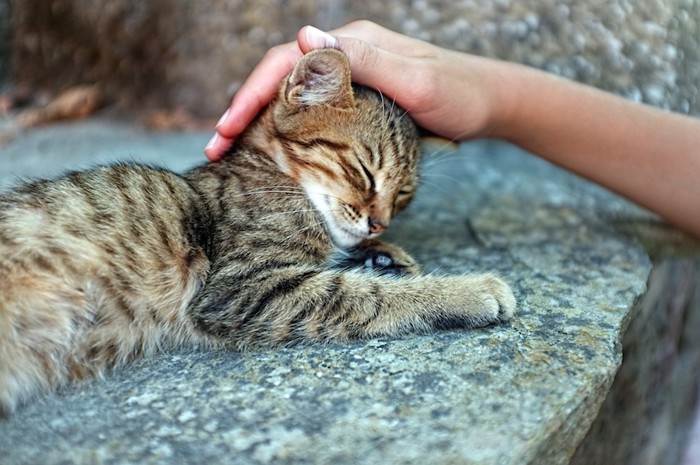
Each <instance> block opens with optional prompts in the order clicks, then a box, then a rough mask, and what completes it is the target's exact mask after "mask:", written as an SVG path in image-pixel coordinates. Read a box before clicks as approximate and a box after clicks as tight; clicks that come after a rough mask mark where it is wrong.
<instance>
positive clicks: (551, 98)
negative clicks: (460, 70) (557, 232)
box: [492, 64, 700, 236]
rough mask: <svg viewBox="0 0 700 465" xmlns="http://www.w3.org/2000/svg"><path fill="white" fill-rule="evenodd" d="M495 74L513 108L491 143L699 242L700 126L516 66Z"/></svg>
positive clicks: (689, 120) (651, 108) (648, 107)
mask: <svg viewBox="0 0 700 465" xmlns="http://www.w3.org/2000/svg"><path fill="white" fill-rule="evenodd" d="M497 66H503V67H504V69H502V70H501V71H500V72H501V73H502V76H506V77H505V78H503V81H502V84H505V83H507V85H508V86H509V87H508V90H507V91H505V95H506V98H507V99H508V100H509V101H510V103H511V106H510V107H508V110H507V111H506V112H505V114H504V115H503V119H502V121H500V122H499V125H498V126H497V127H496V128H495V129H494V133H493V134H492V135H493V136H496V137H501V138H504V139H507V140H509V141H511V142H513V143H515V144H517V145H519V146H520V147H522V148H524V149H525V150H528V151H530V152H532V153H535V154H537V155H539V156H541V157H543V158H545V159H547V160H549V161H551V162H552V163H555V164H557V165H559V166H562V167H564V168H566V169H569V170H571V171H574V172H576V173H578V174H579V175H581V176H584V177H586V178H588V179H590V180H592V181H594V182H596V183H598V184H601V185H603V186H605V187H607V188H609V189H611V190H613V191H615V192H617V193H619V194H621V195H623V196H625V197H627V198H629V199H630V200H632V201H634V202H636V203H638V204H639V205H642V206H644V207H646V208H649V209H651V210H653V211H655V212H657V213H659V214H660V215H661V216H663V217H664V218H666V219H667V220H668V221H670V222H671V223H674V224H675V225H677V226H679V227H681V228H683V229H685V230H687V231H689V232H691V233H694V234H695V235H698V236H700V120H697V119H694V118H690V117H686V116H682V115H678V114H673V113H669V112H665V111H662V110H659V109H656V108H653V107H650V106H646V105H641V104H637V103H633V102H629V101H627V100H624V99H622V98H620V97H616V96H614V95H612V94H608V93H605V92H602V91H599V90H596V89H593V88H590V87H586V86H583V85H580V84H577V83H573V82H570V81H567V80H565V79H562V78H558V77H555V76H552V75H548V74H546V73H543V72H540V71H536V70H531V69H528V68H524V67H521V66H518V65H512V64H502V65H501V64H498V65H497ZM509 79H510V81H509Z"/></svg>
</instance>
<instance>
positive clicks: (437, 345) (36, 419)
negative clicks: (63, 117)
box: [0, 120, 653, 465]
mask: <svg viewBox="0 0 700 465" xmlns="http://www.w3.org/2000/svg"><path fill="white" fill-rule="evenodd" d="M208 136H209V135H208V134H203V133H158V134H152V133H146V132H144V131H142V130H140V129H137V128H133V127H130V126H128V125H124V124H121V123H119V124H117V123H113V122H109V121H100V120H92V121H86V122H81V123H75V124H70V125H56V126H51V127H48V128H43V129H39V130H36V131H33V132H31V133H28V134H25V135H20V136H17V137H16V138H15V140H14V141H13V142H12V143H11V144H10V145H7V146H4V147H1V148H0V154H1V155H0V185H1V186H5V187H6V186H7V185H8V184H9V183H11V182H12V180H13V179H15V176H21V177H25V176H34V175H42V176H45V175H51V174H52V173H56V172H60V171H63V170H64V169H66V168H72V167H84V166H85V165H86V164H90V163H92V162H99V163H104V162H108V161H113V160H117V159H124V158H126V159H140V160H146V161H148V162H151V163H159V162H160V163H166V164H167V165H169V166H171V167H173V168H175V169H185V168H186V167H187V166H191V165H192V164H195V163H198V162H201V161H203V157H202V155H201V148H202V147H203V145H204V144H205V143H206V141H207V139H208ZM427 150H428V151H429V152H437V153H432V154H431V156H429V157H427V158H426V161H425V170H424V176H423V180H424V181H423V186H422V188H421V191H420V194H419V196H418V198H417V200H416V202H414V204H413V205H412V206H411V207H410V208H409V210H408V211H407V212H406V214H405V215H403V216H402V217H401V218H400V219H399V220H397V221H396V223H395V224H394V225H392V231H391V237H392V238H393V240H395V241H396V242H397V243H399V244H401V245H402V246H404V247H405V248H406V249H407V250H408V251H410V252H412V253H413V254H414V255H415V256H416V257H417V258H418V259H419V261H420V262H421V263H422V264H423V265H424V268H425V269H427V270H428V271H429V272H433V273H464V272H478V271H487V270H488V271H496V272H498V273H500V274H501V275H502V276H504V277H505V278H506V279H507V280H508V281H510V282H511V283H512V285H513V287H514V289H515V292H516V296H517V298H518V301H519V310H518V314H517V316H516V318H515V319H514V320H513V321H512V322H511V323H509V324H505V325H502V326H496V327H489V328H485V329H479V330H472V331H449V332H442V333H437V334H430V335H416V336H409V337H405V338H401V339H379V340H372V341H367V342H358V343H352V344H334V345H325V346H321V345H317V346H307V347H292V348H286V349H282V350H274V351H251V352H246V353H237V352H225V351H222V352H213V353H212V352H190V351H186V350H183V351H181V352H178V353H171V354H163V355H162V356H160V357H158V358H156V359H153V360H147V361H143V362H140V363H137V364H136V365H134V366H131V367H127V368H124V369H121V370H119V371H117V372H115V373H112V374H109V375H108V376H107V377H106V378H105V379H103V380H94V381H90V382H86V383H84V384H81V385H79V386H77V387H70V388H66V389H63V390H61V391H60V392H58V393H56V394H53V395H49V396H46V397H44V398H42V399H40V400H38V401H36V402H34V403H32V404H30V405H29V406H27V407H25V408H23V409H21V410H20V411H19V412H17V414H16V415H14V416H13V417H12V418H9V419H5V420H0V462H1V463H3V464H6V465H10V464H29V463H42V464H47V465H49V464H64V463H78V464H82V463H85V464H88V463H89V464H122V463H145V464H160V463H163V464H166V463H167V464H190V463H208V464H211V465H214V464H231V463H236V464H238V463H240V464H265V463H312V464H327V463H333V464H361V463H367V464H375V463H421V464H432V463H434V464H449V463H467V464H504V465H505V464H513V465H523V464H537V465H546V464H564V463H567V462H568V460H569V458H570V457H571V455H572V454H573V452H574V450H575V448H576V446H577V445H578V443H579V442H580V441H581V439H582V438H583V437H584V435H585V434H586V432H587V430H588V428H589V427H590V425H591V423H592V421H593V419H594V417H595V416H596V414H597V412H598V408H599V407H600V405H601V403H602V402H603V399H604V398H605V395H606V393H607V391H608V389H609V387H610V385H611V383H612V381H613V378H614V376H615V373H616V371H617V369H618V367H619V365H620V362H621V337H622V334H623V333H624V330H625V328H626V327H627V325H628V323H629V320H630V318H631V317H632V316H633V312H634V308H635V306H634V304H635V302H636V300H637V299H638V297H639V296H640V295H642V294H643V293H644V291H645V289H646V282H647V278H648V276H649V272H650V269H651V262H650V260H649V258H648V256H647V254H646V253H645V251H644V249H643V247H642V246H641V245H639V244H638V243H637V242H636V241H635V240H634V239H631V238H630V237H629V236H627V235H624V234H622V233H620V232H619V231H618V229H617V228H616V226H615V224H616V223H617V222H618V221H620V222H624V223H625V224H630V223H634V222H645V221H650V219H652V220H653V217H651V216H650V215H649V214H647V213H646V212H643V211H641V210H639V209H637V208H636V207H633V206H631V205H630V204H629V203H627V202H625V201H623V200H621V199H619V198H618V197H616V196H614V195H612V194H610V193H608V192H606V191H604V190H602V189H600V188H598V187H597V186H594V185H592V184H590V183H588V182H585V181H583V180H581V179H579V178H577V177H575V176H573V175H571V174H569V173H566V172H564V171H562V170H560V169H557V168H555V167H553V166H551V165H549V164H547V163H546V162H543V161H541V160H539V159H536V158H534V157H531V156H529V155H528V154H525V153H523V152H521V151H519V150H517V149H515V148H513V147H511V146H509V145H505V144H501V143H495V142H489V141H481V142H474V143H469V144H464V145H461V146H460V147H459V148H458V150H457V151H456V153H454V154H446V153H444V152H445V150H443V149H441V148H439V147H438V149H436V148H435V146H431V148H429V149H427Z"/></svg>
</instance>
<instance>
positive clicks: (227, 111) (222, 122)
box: [216, 108, 231, 128]
mask: <svg viewBox="0 0 700 465" xmlns="http://www.w3.org/2000/svg"><path fill="white" fill-rule="evenodd" d="M230 111H231V109H230V108H229V109H227V110H226V111H225V112H224V114H223V115H221V118H219V121H218V122H217V123H216V127H217V128H218V127H219V126H221V125H222V124H224V121H226V118H228V114H229V112H230Z"/></svg>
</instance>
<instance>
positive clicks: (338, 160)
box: [271, 49, 420, 248]
mask: <svg viewBox="0 0 700 465" xmlns="http://www.w3.org/2000/svg"><path fill="white" fill-rule="evenodd" d="M271 122H272V125H273V127H274V131H275V133H276V134H275V135H276V137H277V139H278V140H279V141H280V142H281V149H280V151H279V152H280V153H278V154H277V163H278V165H279V166H280V168H281V169H282V171H284V172H285V173H287V174H288V175H289V176H291V177H292V178H294V179H295V180H296V181H297V182H298V183H299V184H300V186H301V187H302V188H303V189H304V191H305V192H306V195H307V196H308V198H309V199H310V200H311V202H312V203H313V205H314V207H315V208H316V209H317V210H318V211H319V213H320V214H321V216H322V217H323V219H324V221H325V223H326V227H327V230H328V232H329V234H330V236H331V239H332V240H333V242H334V243H335V244H336V245H337V246H339V247H342V248H347V247H352V246H355V245H357V244H358V243H359V242H361V241H362V240H364V239H368V238H373V237H376V236H377V235H379V234H380V233H381V232H382V231H384V230H385V229H386V228H387V227H388V226H389V223H390V222H391V219H392V217H393V216H394V215H395V214H396V213H398V212H399V211H401V210H402V209H404V208H405V207H406V205H408V203H409V201H410V200H411V198H412V197H413V193H414V191H415V189H416V187H417V177H418V161H419V154H420V152H419V148H418V141H419V139H418V134H417V130H416V127H415V125H414V123H413V122H412V121H411V119H410V118H409V117H408V116H407V115H406V113H405V111H403V110H402V109H400V108H397V107H396V106H395V105H394V104H393V102H391V101H385V100H384V98H383V97H382V96H381V95H380V94H379V93H378V92H375V91H372V90H370V89H367V88H364V87H359V86H353V85H352V84H351V81H350V65H349V63H348V60H347V58H346V56H345V54H343V53H342V52H340V51H338V50H334V49H322V50H316V51H313V52H311V53H309V54H307V55H305V56H304V57H302V58H301V59H300V60H299V62H298V63H297V65H296V67H295V68H294V71H293V72H292V73H291V74H290V75H289V76H288V77H287V79H286V80H285V81H284V82H283V83H282V85H281V87H280V92H279V97H278V99H277V100H276V102H275V103H273V106H272V111H271Z"/></svg>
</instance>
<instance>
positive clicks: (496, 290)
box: [480, 274, 517, 322]
mask: <svg viewBox="0 0 700 465" xmlns="http://www.w3.org/2000/svg"><path fill="white" fill-rule="evenodd" d="M480 294H481V298H482V300H483V302H484V306H485V307H486V309H487V312H488V313H489V315H490V316H492V317H493V322H500V321H508V320H510V319H511V318H512V317H513V315H514V314H515V308H516V306H517V302H516V300H515V295H513V291H512V290H511V288H510V286H509V285H508V284H506V283H505V281H503V280H502V279H501V278H499V277H497V276H495V275H492V274H487V275H484V276H483V277H482V283H481V289H480Z"/></svg>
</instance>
